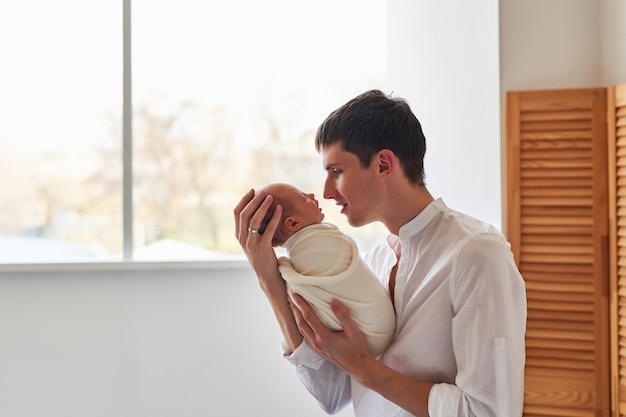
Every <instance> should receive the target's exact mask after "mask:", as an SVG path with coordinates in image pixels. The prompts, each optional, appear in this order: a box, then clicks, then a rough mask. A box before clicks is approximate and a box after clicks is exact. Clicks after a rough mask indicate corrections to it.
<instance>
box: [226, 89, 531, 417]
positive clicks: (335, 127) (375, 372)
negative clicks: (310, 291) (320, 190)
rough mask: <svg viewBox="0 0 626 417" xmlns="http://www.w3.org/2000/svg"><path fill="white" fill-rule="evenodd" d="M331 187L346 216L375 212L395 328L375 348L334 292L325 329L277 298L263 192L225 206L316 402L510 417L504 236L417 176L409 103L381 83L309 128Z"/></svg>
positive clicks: (371, 216)
mask: <svg viewBox="0 0 626 417" xmlns="http://www.w3.org/2000/svg"><path fill="white" fill-rule="evenodd" d="M316 148H317V149H318V151H320V152H321V154H322V156H323V160H324V166H325V168H326V171H327V174H328V175H327V178H326V182H325V184H324V197H325V198H329V199H334V200H335V201H336V203H337V204H338V205H339V206H341V212H342V213H343V214H344V215H345V216H346V217H347V219H348V221H349V223H350V224H351V225H353V226H363V225H365V224H368V223H371V222H373V221H380V222H382V223H383V224H384V225H385V226H386V227H387V229H388V230H389V232H390V235H389V237H388V238H387V241H386V242H384V243H382V244H381V245H380V246H379V247H377V248H376V249H375V250H374V251H372V252H371V253H370V254H367V255H366V257H367V260H368V262H369V264H370V266H371V267H372V269H373V270H374V271H375V272H376V273H377V275H378V276H379V278H380V279H381V280H382V281H383V283H384V284H385V285H386V286H387V287H388V289H389V293H390V296H391V299H392V301H393V302H394V306H395V310H396V316H397V319H396V335H395V339H394V341H393V343H392V344H391V345H390V346H389V347H388V349H387V350H386V351H385V353H384V354H383V355H382V356H381V357H380V358H378V359H376V358H374V357H373V356H371V355H370V354H369V353H368V352H367V348H366V344H365V340H364V337H363V335H362V333H361V332H360V331H359V330H358V328H357V326H356V325H355V323H354V322H353V321H352V320H351V319H350V317H349V315H348V313H347V310H346V309H345V307H344V306H343V305H341V304H340V303H337V302H335V303H333V305H332V307H333V311H334V313H335V314H336V316H337V318H338V319H339V321H340V322H341V323H342V325H343V329H344V330H343V331H342V332H332V331H330V330H328V329H327V328H326V327H325V326H324V325H323V324H322V323H321V322H320V321H319V319H318V318H317V317H316V316H315V314H313V312H312V310H311V308H310V307H309V306H308V305H307V304H306V302H304V300H303V299H302V297H299V296H298V295H293V296H292V297H288V296H287V293H286V290H285V283H284V281H283V280H282V278H281V276H280V273H279V271H278V266H277V260H276V257H275V255H274V254H273V251H272V249H271V238H272V235H273V233H274V231H275V229H276V226H277V223H278V219H279V218H280V212H281V210H280V208H278V209H277V210H276V212H275V213H274V216H273V217H272V220H271V221H270V223H269V224H268V226H267V229H266V230H265V233H264V234H263V235H260V234H258V233H251V231H254V229H255V228H258V227H259V225H260V223H261V220H262V219H263V216H264V215H265V213H266V212H267V208H268V207H269V205H270V204H271V201H272V196H271V195H267V194H266V193H257V195H254V192H253V191H250V192H249V193H247V194H246V195H245V196H244V197H243V198H242V200H241V201H240V203H239V204H238V205H237V207H236V208H235V223H236V233H237V237H238V239H239V242H240V244H241V245H242V247H243V249H244V252H245V253H246V255H247V257H248V260H249V262H250V265H251V266H252V268H253V269H254V271H255V272H256V274H257V276H258V278H259V283H260V285H261V288H262V289H263V291H264V292H265V294H266V296H267V297H268V299H269V301H270V303H271V305H272V307H273V309H274V312H275V314H276V317H277V320H278V323H279V325H280V327H281V330H282V332H283V335H284V353H285V355H286V356H287V358H288V360H289V361H290V362H292V363H293V364H294V365H296V369H297V372H298V375H299V376H300V379H301V380H302V381H303V383H304V384H305V386H306V387H307V389H308V390H309V391H310V392H311V393H312V394H313V395H314V396H315V397H316V398H317V399H318V401H319V403H320V405H321V406H322V407H323V408H324V409H325V410H326V411H327V412H329V413H333V412H336V411H338V410H339V409H340V408H341V407H343V406H344V405H346V404H347V403H349V402H350V401H352V404H353V407H354V410H355V413H356V415H357V416H358V417H363V416H367V417H370V416H372V417H374V416H377V417H382V416H409V415H415V416H423V417H426V416H430V417H439V416H459V417H465V416H499V417H504V416H507V417H511V416H513V417H516V416H521V414H522V406H523V382H524V361H525V348H524V335H525V330H526V296H525V287H524V282H523V279H522V277H521V276H520V274H519V271H518V269H517V268H516V266H515V263H514V261H513V257H512V254H511V252H510V249H509V244H508V242H506V240H505V238H504V237H503V236H502V234H501V233H500V232H499V231H498V230H497V229H495V228H494V227H492V226H490V225H488V224H485V223H482V222H480V221H478V220H476V219H473V218H471V217H469V216H467V215H464V214H461V213H459V212H456V211H454V210H451V209H449V208H448V207H446V205H445V204H444V203H443V201H442V200H441V199H437V200H435V199H434V198H433V197H432V196H431V194H430V193H429V191H428V189H427V188H426V186H425V184H424V167H423V159H424V154H425V150H426V144H425V139H424V135H423V133H422V129H421V126H420V124H419V122H418V120H417V118H416V117H415V116H414V115H413V113H412V112H411V110H410V108H409V106H408V104H407V103H406V102H404V101H403V100H401V99H394V98H391V97H388V96H386V95H384V94H383V93H381V92H380V91H369V92H366V93H364V94H362V95H360V96H358V97H356V98H354V99H352V100H351V101H349V102H348V103H346V104H345V105H344V106H342V107H340V108H339V109H337V110H336V111H334V112H333V113H331V114H330V115H329V116H328V118H327V119H326V120H325V121H324V122H323V123H322V125H321V126H320V128H319V129H318V132H317V136H316Z"/></svg>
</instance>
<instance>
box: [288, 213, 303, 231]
mask: <svg viewBox="0 0 626 417" xmlns="http://www.w3.org/2000/svg"><path fill="white" fill-rule="evenodd" d="M284 223H285V227H286V228H287V230H291V231H292V232H295V231H297V230H299V229H300V228H301V227H302V225H301V223H300V221H299V220H298V219H297V218H295V217H294V216H287V217H285V221H284Z"/></svg>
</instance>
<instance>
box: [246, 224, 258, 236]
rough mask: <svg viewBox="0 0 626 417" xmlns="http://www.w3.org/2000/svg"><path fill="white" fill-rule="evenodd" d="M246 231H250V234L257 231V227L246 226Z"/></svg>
mask: <svg viewBox="0 0 626 417" xmlns="http://www.w3.org/2000/svg"><path fill="white" fill-rule="evenodd" d="M248 232H250V233H252V234H255V233H259V229H254V228H252V227H250V226H248ZM259 234H260V233H259Z"/></svg>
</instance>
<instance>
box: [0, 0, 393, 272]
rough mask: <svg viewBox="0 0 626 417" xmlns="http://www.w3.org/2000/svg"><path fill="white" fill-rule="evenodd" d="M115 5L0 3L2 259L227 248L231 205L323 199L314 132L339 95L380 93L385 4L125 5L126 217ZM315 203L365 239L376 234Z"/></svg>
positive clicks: (165, 255)
mask: <svg viewBox="0 0 626 417" xmlns="http://www.w3.org/2000/svg"><path fill="white" fill-rule="evenodd" d="M120 6H121V4H119V3H116V2H114V3H111V2H108V1H100V2H95V1H93V2H89V4H88V5H87V4H84V2H80V1H78V0H63V1H60V2H55V3H54V4H50V3H49V2H45V1H43V0H42V1H39V2H37V1H33V2H28V3H26V2H23V3H20V2H13V3H9V4H7V5H2V6H0V16H2V17H0V34H1V35H2V39H3V40H2V41H0V42H2V45H3V48H2V49H3V50H4V51H7V52H6V55H8V56H5V57H4V62H9V63H12V64H11V65H9V66H8V71H4V73H3V75H4V76H3V79H2V80H0V83H1V84H0V87H1V88H0V90H1V91H3V94H2V96H0V106H2V110H3V113H4V114H5V115H11V117H8V118H6V119H7V121H8V122H5V123H3V125H2V126H0V165H1V166H3V167H4V169H3V171H5V172H7V173H8V175H3V176H2V178H1V179H0V181H2V189H3V190H5V192H4V196H3V197H2V199H0V248H1V249H2V250H0V262H24V261H27V262H36V261H73V260H115V259H118V260H119V259H122V258H124V236H127V238H126V239H128V237H129V236H132V258H133V259H138V260H161V259H179V260H181V259H223V258H225V257H228V256H231V255H237V254H239V253H240V249H239V246H238V244H237V242H236V240H235V238H234V229H233V218H232V210H233V208H234V206H235V205H236V203H237V202H238V201H239V198H240V197H241V196H242V195H243V194H244V193H245V192H246V191H247V190H248V189H250V188H258V187H260V186H263V185H265V184H267V183H269V182H274V181H285V182H291V183H293V184H295V185H297V186H298V187H300V188H302V189H303V190H306V191H313V192H316V194H318V197H320V200H321V196H319V194H320V193H321V189H322V184H323V178H324V174H325V173H324V171H323V169H322V162H321V158H320V157H319V155H318V154H317V153H316V152H315V150H314V147H313V137H314V133H315V129H316V128H317V126H318V125H319V123H320V122H321V121H322V120H323V119H324V118H325V117H326V116H327V115H328V113H329V112H330V111H332V110H333V109H335V108H336V107H337V106H339V105H341V104H343V103H344V102H345V101H346V100H348V99H349V98H351V97H353V96H354V95H356V94H358V93H360V92H362V91H364V90H367V89H370V88H383V86H382V84H383V82H384V80H385V69H386V2H385V1H383V0H368V1H362V0H349V1H348V0H340V1H336V0H335V1H332V0H323V1H322V0H320V1H317V2H307V3H294V2H290V1H283V0H272V1H265V2H257V1H254V0H247V1H238V2H198V1H195V0H177V1H171V0H160V1H148V0H135V1H133V2H132V8H131V11H132V13H131V14H130V16H131V18H132V20H131V26H132V32H131V33H132V36H131V46H132V48H131V54H132V55H131V57H132V59H131V60H130V66H127V68H128V67H129V68H131V73H130V74H132V78H131V79H132V90H131V91H130V92H129V93H130V96H131V97H132V119H131V120H132V129H131V131H132V148H129V149H127V150H126V151H127V152H132V155H131V159H132V167H133V170H132V184H133V188H132V196H133V201H132V222H131V221H129V220H131V219H129V218H128V214H126V216H127V218H126V222H125V221H124V214H123V213H124V210H123V198H122V196H123V195H124V192H123V178H122V175H123V169H122V153H123V149H124V147H123V146H122V137H123V133H122V120H123V113H122V108H123V106H122V103H123V94H124V91H123V88H122V86H123V82H122V80H123V78H122V77H123V72H122V68H123V60H122V58H123V53H122V52H123V51H122V46H123V30H122V18H123V16H122V7H120ZM33 9H37V13H32V10H33ZM25 22H26V24H25ZM8 39H11V43H9V42H8ZM127 64H128V63H127ZM5 92H8V94H5ZM128 110H129V109H127V111H128ZM125 204H131V202H129V201H126V202H125ZM323 207H324V211H325V213H326V219H327V221H330V222H333V223H336V224H338V225H339V226H340V227H342V228H343V229H349V230H347V231H348V233H350V234H351V235H352V236H354V237H355V238H356V239H357V241H358V242H359V244H360V246H362V247H364V248H367V247H368V245H371V242H372V240H374V239H378V238H379V237H380V234H381V233H382V227H380V228H379V227H378V226H373V227H368V228H363V229H351V228H349V227H348V225H347V224H346V222H345V220H344V219H343V218H342V217H341V216H340V215H339V214H338V210H337V208H336V207H335V206H334V203H333V202H325V204H324V205H323ZM124 228H126V229H127V230H126V231H125V230H124ZM125 232H126V233H125ZM5 249H6V250H5Z"/></svg>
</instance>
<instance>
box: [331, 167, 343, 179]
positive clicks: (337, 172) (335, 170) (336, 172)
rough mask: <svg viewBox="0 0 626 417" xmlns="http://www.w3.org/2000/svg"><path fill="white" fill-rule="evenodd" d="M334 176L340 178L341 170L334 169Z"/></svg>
mask: <svg viewBox="0 0 626 417" xmlns="http://www.w3.org/2000/svg"><path fill="white" fill-rule="evenodd" d="M332 173H333V176H334V177H338V176H339V174H341V170H339V169H337V168H333V172H332Z"/></svg>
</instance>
